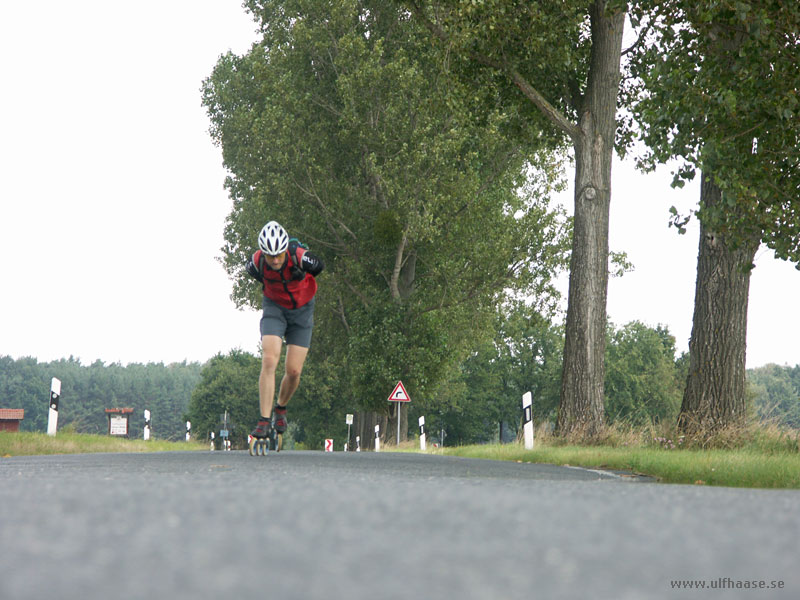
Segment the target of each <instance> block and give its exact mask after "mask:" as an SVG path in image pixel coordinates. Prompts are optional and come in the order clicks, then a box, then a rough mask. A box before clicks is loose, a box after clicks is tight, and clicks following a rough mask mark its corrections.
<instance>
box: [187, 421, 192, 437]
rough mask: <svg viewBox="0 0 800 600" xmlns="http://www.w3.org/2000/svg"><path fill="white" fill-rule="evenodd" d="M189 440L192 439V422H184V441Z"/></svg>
mask: <svg viewBox="0 0 800 600" xmlns="http://www.w3.org/2000/svg"><path fill="white" fill-rule="evenodd" d="M191 439H192V422H191V421H186V441H187V442H188V441H189V440H191Z"/></svg>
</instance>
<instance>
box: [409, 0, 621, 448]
mask: <svg viewBox="0 0 800 600" xmlns="http://www.w3.org/2000/svg"><path fill="white" fill-rule="evenodd" d="M403 4H405V5H408V6H410V7H411V9H412V10H413V11H414V13H415V15H416V16H417V18H419V19H420V20H421V21H422V22H424V23H426V24H427V26H428V28H429V29H430V31H431V32H432V34H433V35H434V36H435V37H436V38H437V39H439V40H440V41H441V47H442V49H443V50H444V51H445V52H447V53H455V54H457V55H458V56H459V57H460V58H461V59H463V60H466V61H468V62H469V63H470V65H472V66H473V67H478V68H477V69H476V68H472V69H471V70H469V71H468V72H467V75H472V76H473V81H472V85H473V87H475V88H480V87H481V85H486V86H491V87H494V88H495V89H497V90H498V95H499V97H500V98H502V100H503V102H504V103H505V105H506V106H508V107H509V109H513V110H515V111H517V112H519V113H520V114H522V115H524V116H525V117H526V118H527V130H526V131H524V133H526V134H527V135H543V132H544V134H545V135H555V136H558V137H560V138H561V140H562V141H564V142H566V143H567V144H569V145H570V146H571V147H572V151H573V155H574V159H575V182H574V199H575V211H574V233H573V245H572V254H571V259H570V278H569V301H568V307H567V317H566V336H565V347H564V365H563V371H562V380H561V399H560V407H559V416H558V428H559V430H560V431H561V432H563V433H571V432H575V431H580V432H584V433H586V434H588V435H592V434H594V433H595V432H597V431H598V430H599V428H600V427H601V426H602V424H603V414H604V412H603V380H604V362H603V357H604V351H605V330H606V298H607V288H608V258H609V252H608V219H609V206H610V200H611V163H612V156H613V152H614V144H615V133H616V125H617V121H616V113H617V96H618V91H619V82H620V57H621V49H622V34H623V26H624V23H625V11H626V3H625V2H609V1H605V0H592V1H587V0H583V1H578V0H568V1H564V2H530V1H529V0H484V1H482V2H466V1H447V0H407V1H405V2H403ZM481 69H483V72H481ZM487 71H488V73H489V74H488V75H487ZM512 107H513V108H512Z"/></svg>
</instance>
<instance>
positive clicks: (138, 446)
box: [0, 432, 208, 458]
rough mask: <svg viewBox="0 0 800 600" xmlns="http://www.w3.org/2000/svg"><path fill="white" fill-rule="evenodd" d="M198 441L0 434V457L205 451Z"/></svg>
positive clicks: (72, 435)
mask: <svg viewBox="0 0 800 600" xmlns="http://www.w3.org/2000/svg"><path fill="white" fill-rule="evenodd" d="M207 449H208V446H207V445H206V444H201V443H200V442H188V443H187V442H168V441H165V440H150V441H147V442H145V441H144V440H130V439H125V438H116V437H111V436H108V435H89V434H84V433H69V432H64V433H59V434H57V435H55V436H49V435H47V434H45V433H26V432H19V433H9V432H0V457H3V458H7V457H9V456H30V455H35V454H86V453H92V452H167V451H171V450H207Z"/></svg>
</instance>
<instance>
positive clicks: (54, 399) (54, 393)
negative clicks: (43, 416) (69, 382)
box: [47, 377, 61, 435]
mask: <svg viewBox="0 0 800 600" xmlns="http://www.w3.org/2000/svg"><path fill="white" fill-rule="evenodd" d="M60 397H61V380H60V379H56V378H55V377H53V379H52V380H51V381H50V409H49V410H48V411H47V435H55V434H56V431H57V430H58V399H59V398H60Z"/></svg>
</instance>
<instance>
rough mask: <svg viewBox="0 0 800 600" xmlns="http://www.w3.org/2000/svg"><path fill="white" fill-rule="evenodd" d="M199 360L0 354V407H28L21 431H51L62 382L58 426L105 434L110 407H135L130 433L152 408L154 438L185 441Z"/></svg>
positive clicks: (140, 426) (139, 430)
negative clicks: (52, 401) (53, 388)
mask: <svg viewBox="0 0 800 600" xmlns="http://www.w3.org/2000/svg"><path fill="white" fill-rule="evenodd" d="M202 369H203V365H202V364H200V363H185V362H183V363H173V364H169V365H164V364H162V363H148V364H136V363H134V364H129V365H126V366H122V365H120V364H116V363H114V364H108V365H107V364H104V363H103V362H102V361H99V360H98V361H95V362H93V363H92V364H91V365H88V366H84V365H81V363H80V361H79V360H78V359H76V358H73V357H70V358H68V359H61V360H57V361H53V362H41V363H40V362H38V361H37V360H36V359H35V358H29V357H24V358H20V359H17V360H15V359H13V358H11V357H9V356H0V408H24V409H25V419H24V420H23V421H22V424H21V426H20V429H21V430H22V431H45V430H46V429H47V412H48V401H49V398H50V381H51V379H52V378H53V377H56V378H58V379H60V380H61V400H60V403H59V413H58V428H59V430H62V429H63V428H73V429H74V430H75V431H78V432H81V433H106V432H107V431H108V418H107V417H106V413H105V409H106V408H132V409H133V415H131V418H130V423H129V427H130V433H129V435H130V437H138V436H140V435H141V433H142V429H143V427H144V411H145V409H147V410H149V411H150V412H151V427H152V434H151V435H152V436H153V437H157V438H161V439H170V440H177V439H183V438H184V436H185V432H186V425H185V422H184V420H183V417H184V414H185V412H186V408H187V406H188V405H189V399H190V397H191V395H192V391H193V390H194V388H195V387H196V386H197V383H198V381H200V372H201V371H202Z"/></svg>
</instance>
